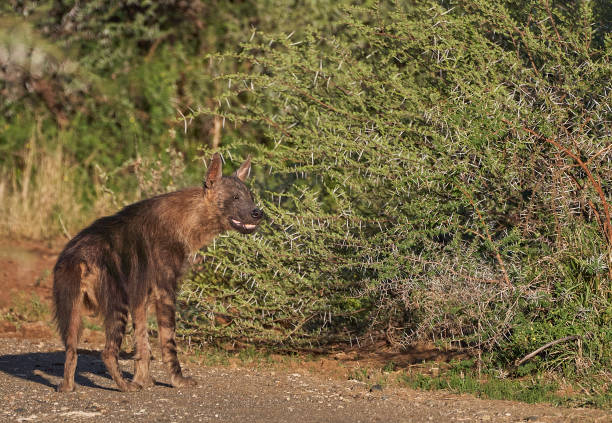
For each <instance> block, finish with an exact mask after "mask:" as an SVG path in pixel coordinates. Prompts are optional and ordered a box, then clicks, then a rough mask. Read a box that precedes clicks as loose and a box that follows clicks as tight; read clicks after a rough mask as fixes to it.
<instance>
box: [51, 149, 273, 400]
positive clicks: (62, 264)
mask: <svg viewBox="0 0 612 423" xmlns="http://www.w3.org/2000/svg"><path fill="white" fill-rule="evenodd" d="M249 171H250V160H249V159H247V161H246V162H245V163H244V164H243V165H242V166H241V167H240V169H238V170H237V171H236V172H235V173H234V174H233V175H232V176H230V177H222V175H221V159H220V157H219V155H218V154H215V156H213V159H212V161H211V164H210V166H209V169H208V173H207V176H206V180H205V183H204V186H203V187H194V188H187V189H184V190H181V191H176V192H172V193H168V194H164V195H160V196H157V197H153V198H150V199H147V200H144V201H140V202H138V203H135V204H131V205H129V206H127V207H125V208H124V209H123V210H121V211H119V212H118V213H117V214H115V215H112V216H107V217H103V218H101V219H98V220H96V221H95V222H93V223H92V224H91V225H90V226H89V227H87V228H85V229H83V230H82V231H81V232H80V233H79V234H78V235H77V236H75V237H74V238H73V239H72V240H70V242H68V244H67V245H66V247H65V248H64V250H63V251H62V252H61V254H60V256H59V258H58V260H57V263H56V265H55V268H54V269H53V271H54V281H53V298H54V302H55V319H56V322H57V326H58V330H59V333H60V335H61V337H62V340H63V342H64V345H65V347H66V362H65V364H64V380H63V381H62V382H61V383H60V385H59V386H58V391H60V392H68V391H73V390H74V373H75V369H76V362H77V344H78V341H79V334H80V330H81V309H82V307H83V306H85V307H87V308H89V309H91V310H94V311H96V312H98V313H100V314H101V315H102V316H103V318H104V325H105V328H106V346H105V348H104V351H103V352H102V359H103V361H104V363H105V364H106V367H107V369H108V371H109V373H110V375H111V376H112V378H113V380H114V381H115V382H116V383H117V385H118V387H119V389H121V390H122V391H133V390H137V389H140V388H142V387H144V386H150V385H152V384H153V380H152V378H151V376H150V374H149V361H150V356H151V353H150V347H149V342H148V336H147V319H146V313H147V306H148V303H149V302H150V301H152V302H153V303H154V304H155V309H156V314H157V323H158V326H159V338H160V344H161V350H162V359H163V361H164V363H165V364H166V365H167V367H168V371H169V373H170V377H171V382H172V385H173V386H186V385H194V384H195V382H194V381H193V380H192V379H191V378H187V377H184V376H183V375H182V372H181V366H180V364H179V361H178V358H177V354H176V342H175V336H174V331H175V298H176V290H177V284H178V281H179V279H180V278H181V276H182V275H183V273H184V271H185V270H186V268H187V267H188V264H189V258H190V257H192V256H193V254H194V253H195V252H196V251H197V250H198V249H199V248H201V247H203V246H205V245H207V244H208V243H210V242H211V241H212V240H213V238H214V237H215V236H217V235H219V234H220V233H222V232H224V231H226V230H230V229H235V230H238V231H240V232H242V233H251V232H253V231H254V230H255V228H256V226H257V224H259V222H260V220H261V217H262V216H263V213H262V212H261V211H260V210H258V209H256V208H255V204H254V203H253V197H252V195H251V193H250V192H249V191H248V189H247V188H246V186H245V185H244V183H243V181H244V179H245V178H246V177H247V176H248V173H249ZM128 313H130V314H131V316H132V322H133V324H134V335H135V336H134V338H135V350H136V354H135V356H134V379H133V381H127V380H125V379H124V378H123V377H122V376H121V372H120V371H119V367H118V362H117V355H118V352H119V348H120V346H121V342H122V339H123V335H124V332H125V327H126V324H127V320H128Z"/></svg>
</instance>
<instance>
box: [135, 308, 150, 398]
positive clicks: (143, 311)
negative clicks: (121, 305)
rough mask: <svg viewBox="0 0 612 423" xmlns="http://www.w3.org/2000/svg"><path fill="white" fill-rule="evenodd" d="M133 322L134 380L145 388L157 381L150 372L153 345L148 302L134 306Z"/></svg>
mask: <svg viewBox="0 0 612 423" xmlns="http://www.w3.org/2000/svg"><path fill="white" fill-rule="evenodd" d="M132 322H133V323H134V349H135V351H136V354H135V355H134V379H133V382H134V383H137V384H139V385H140V386H142V387H143V388H145V387H149V386H153V385H154V384H155V381H154V380H153V378H152V377H151V374H150V373H149V364H150V362H151V347H150V346H149V335H148V333H147V302H146V301H143V302H142V304H140V305H138V306H136V307H133V308H132Z"/></svg>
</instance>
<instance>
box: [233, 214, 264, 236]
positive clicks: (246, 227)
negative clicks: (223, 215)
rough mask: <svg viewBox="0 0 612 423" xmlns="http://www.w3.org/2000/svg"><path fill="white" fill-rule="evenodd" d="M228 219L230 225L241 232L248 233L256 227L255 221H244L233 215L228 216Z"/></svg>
mask: <svg viewBox="0 0 612 423" xmlns="http://www.w3.org/2000/svg"><path fill="white" fill-rule="evenodd" d="M229 221H230V225H232V228H234V229H236V230H237V231H239V232H242V233H247V234H248V233H251V232H254V231H255V229H256V228H257V224H256V223H244V222H241V221H239V220H238V219H236V218H233V217H230V218H229Z"/></svg>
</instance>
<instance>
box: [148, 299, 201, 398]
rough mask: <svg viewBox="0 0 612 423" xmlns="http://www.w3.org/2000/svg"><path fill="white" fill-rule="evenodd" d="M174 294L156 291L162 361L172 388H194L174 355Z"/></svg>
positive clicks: (193, 383)
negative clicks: (168, 374)
mask: <svg viewBox="0 0 612 423" xmlns="http://www.w3.org/2000/svg"><path fill="white" fill-rule="evenodd" d="M174 301H175V298H174V292H168V291H162V290H158V293H157V299H156V302H155V311H156V313H157V326H158V330H159V342H160V344H161V352H162V360H163V362H164V363H165V364H166V367H167V368H168V372H169V373H170V381H171V383H172V386H174V387H176V388H180V387H182V386H195V385H197V382H196V381H195V380H193V379H192V378H190V377H184V376H183V373H182V372H181V365H180V363H179V361H178V357H177V355H176V340H175V339H174V331H175V328H176V321H175V317H174V313H175V303H174Z"/></svg>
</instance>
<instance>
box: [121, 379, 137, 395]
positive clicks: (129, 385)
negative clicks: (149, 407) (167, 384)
mask: <svg viewBox="0 0 612 423" xmlns="http://www.w3.org/2000/svg"><path fill="white" fill-rule="evenodd" d="M119 389H120V390H121V391H122V392H135V391H140V390H141V389H142V386H140V385H139V384H138V383H134V382H130V381H127V380H126V381H125V384H121V385H119Z"/></svg>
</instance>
